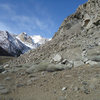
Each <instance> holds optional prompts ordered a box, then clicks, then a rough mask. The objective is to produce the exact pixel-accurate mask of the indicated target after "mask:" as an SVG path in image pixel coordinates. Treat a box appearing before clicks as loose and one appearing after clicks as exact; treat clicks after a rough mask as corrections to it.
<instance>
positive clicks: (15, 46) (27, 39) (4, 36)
mask: <svg viewBox="0 0 100 100" xmlns="http://www.w3.org/2000/svg"><path fill="white" fill-rule="evenodd" d="M47 41H49V39H45V38H43V37H41V36H39V35H35V36H28V35H27V34H26V33H25V32H23V33H21V34H19V35H15V34H11V33H9V32H8V31H0V56H3V55H4V56H19V55H20V54H24V53H25V52H27V51H28V50H30V49H36V48H37V47H39V46H40V45H41V44H44V43H45V42H47Z"/></svg>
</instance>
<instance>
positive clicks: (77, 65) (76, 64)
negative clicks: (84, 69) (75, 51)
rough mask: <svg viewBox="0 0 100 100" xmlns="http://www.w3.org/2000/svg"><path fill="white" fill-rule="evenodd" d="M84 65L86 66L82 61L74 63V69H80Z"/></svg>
mask: <svg viewBox="0 0 100 100" xmlns="http://www.w3.org/2000/svg"><path fill="white" fill-rule="evenodd" d="M82 65H84V62H83V61H81V60H78V61H74V67H80V66H82Z"/></svg>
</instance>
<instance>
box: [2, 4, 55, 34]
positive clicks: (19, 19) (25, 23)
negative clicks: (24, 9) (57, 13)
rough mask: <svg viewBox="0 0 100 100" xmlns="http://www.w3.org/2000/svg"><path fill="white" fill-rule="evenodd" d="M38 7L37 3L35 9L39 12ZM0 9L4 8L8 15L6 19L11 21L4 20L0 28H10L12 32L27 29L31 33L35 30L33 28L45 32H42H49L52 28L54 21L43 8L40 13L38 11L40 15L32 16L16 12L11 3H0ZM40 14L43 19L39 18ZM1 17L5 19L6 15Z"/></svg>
mask: <svg viewBox="0 0 100 100" xmlns="http://www.w3.org/2000/svg"><path fill="white" fill-rule="evenodd" d="M40 8H41V7H40V5H38V6H37V8H36V9H35V10H36V12H37V13H39V12H40ZM0 9H3V10H6V12H7V13H8V16H10V17H9V18H8V19H9V20H10V21H11V22H12V23H7V22H5V21H4V22H2V23H0V30H8V31H9V30H10V31H11V30H12V32H16V33H18V32H19V31H22V32H23V31H28V32H30V33H32V32H35V30H38V32H40V33H42V32H45V33H44V34H48V33H49V34H50V33H51V31H52V30H53V28H54V22H53V20H52V19H51V18H50V15H49V14H48V12H47V11H46V10H45V8H44V10H43V9H42V10H41V13H39V14H40V16H37V15H34V14H33V15H32V16H29V15H19V14H16V6H15V7H13V5H9V4H0ZM3 16H4V15H3ZM41 16H42V17H44V18H45V19H44V18H41ZM3 18H4V20H7V16H4V17H3ZM0 21H1V20H0ZM46 32H47V33H46ZM35 33H36V32H35Z"/></svg>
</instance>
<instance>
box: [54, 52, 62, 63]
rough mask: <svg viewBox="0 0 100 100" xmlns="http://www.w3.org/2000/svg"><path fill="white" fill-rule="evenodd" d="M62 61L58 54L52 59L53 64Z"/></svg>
mask: <svg viewBox="0 0 100 100" xmlns="http://www.w3.org/2000/svg"><path fill="white" fill-rule="evenodd" d="M61 60H62V57H61V55H60V54H56V55H55V56H54V57H53V61H54V62H60V61H61Z"/></svg>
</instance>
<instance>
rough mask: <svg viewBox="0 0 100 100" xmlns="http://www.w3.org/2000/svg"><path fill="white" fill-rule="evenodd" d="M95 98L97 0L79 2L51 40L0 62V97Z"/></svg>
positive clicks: (99, 29) (98, 85)
mask: <svg viewBox="0 0 100 100" xmlns="http://www.w3.org/2000/svg"><path fill="white" fill-rule="evenodd" d="M99 99H100V1H99V0H88V2H87V3H86V4H83V5H81V6H79V8H78V9H77V11H76V13H75V14H73V15H71V16H69V17H68V18H66V19H65V20H64V22H63V23H62V25H61V27H60V28H59V30H58V32H56V33H55V35H54V37H53V39H52V40H51V41H49V42H47V43H46V44H44V45H42V46H40V47H38V48H37V49H36V50H30V51H29V52H27V53H25V54H24V55H21V56H20V57H18V58H17V59H13V60H11V61H10V62H8V63H6V64H4V65H2V66H0V100H99Z"/></svg>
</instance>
